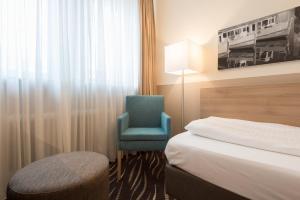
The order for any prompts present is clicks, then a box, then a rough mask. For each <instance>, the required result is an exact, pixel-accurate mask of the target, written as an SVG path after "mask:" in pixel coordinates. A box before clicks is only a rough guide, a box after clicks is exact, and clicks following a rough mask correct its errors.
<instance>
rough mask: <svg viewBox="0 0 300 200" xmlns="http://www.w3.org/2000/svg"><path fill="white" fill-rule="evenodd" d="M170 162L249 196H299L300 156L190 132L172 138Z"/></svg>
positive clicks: (260, 198)
mask: <svg viewBox="0 0 300 200" xmlns="http://www.w3.org/2000/svg"><path fill="white" fill-rule="evenodd" d="M165 154H166V157H167V159H168V162H169V164H171V165H175V166H177V167H179V168H181V169H182V170H185V171H187V172H189V173H190V174H192V175H194V176H197V177H199V178H201V179H203V180H206V181H208V182H210V183H213V184H215V185H218V186H220V187H222V188H224V189H227V190H230V191H232V192H234V193H237V194H239V195H241V196H244V197H247V198H249V199H257V200H271V199H272V200H274V199H284V200H288V199H290V200H295V199H300V157H297V156H292V155H287V154H281V153H276V152H271V151H266V150H261V149H256V148H251V147H245V146H241V145H237V144H232V143H226V142H221V141H217V140H213V139H209V138H205V137H201V136H198V135H193V134H191V133H189V132H185V133H182V134H178V135H177V136H175V137H173V138H171V139H170V140H169V142H168V144H167V147H166V150H165Z"/></svg>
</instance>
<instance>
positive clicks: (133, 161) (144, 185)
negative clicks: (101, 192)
mask: <svg viewBox="0 0 300 200" xmlns="http://www.w3.org/2000/svg"><path fill="white" fill-rule="evenodd" d="M165 164H166V159H165V156H164V154H163V153H161V152H139V153H137V154H136V155H129V156H128V158H127V159H126V158H125V157H124V158H123V160H122V174H121V180H120V181H117V163H111V164H110V169H109V179H110V193H109V197H110V199H111V200H148V199H149V200H150V199H151V200H169V199H170V200H171V198H170V197H169V196H168V195H167V194H166V193H165V184H164V168H165Z"/></svg>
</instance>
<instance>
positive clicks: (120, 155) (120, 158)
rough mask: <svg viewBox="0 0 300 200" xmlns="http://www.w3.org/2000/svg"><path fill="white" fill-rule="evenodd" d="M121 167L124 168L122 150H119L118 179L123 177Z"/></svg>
mask: <svg viewBox="0 0 300 200" xmlns="http://www.w3.org/2000/svg"><path fill="white" fill-rule="evenodd" d="M121 169H122V151H120V150H118V175H117V176H118V180H120V179H121Z"/></svg>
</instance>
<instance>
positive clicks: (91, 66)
mask: <svg viewBox="0 0 300 200" xmlns="http://www.w3.org/2000/svg"><path fill="white" fill-rule="evenodd" d="M139 32H140V28H139V10H138V0H0V197H1V198H3V197H4V195H5V187H6V184H7V181H8V179H9V178H10V177H11V175H12V174H13V173H14V172H15V171H16V170H17V169H19V168H21V167H22V166H24V165H26V164H28V163H30V162H32V161H34V160H36V159H40V158H43V157H45V156H48V155H51V154H55V153H59V152H68V151H75V150H90V151H96V152H101V153H104V154H106V155H107V156H108V157H109V158H110V159H114V155H115V148H116V147H115V142H116V141H115V137H116V133H115V132H116V117H117V115H118V114H119V113H120V112H121V111H122V109H123V99H124V96H125V95H127V94H134V93H136V91H137V90H138V84H139V68H140V60H139V59H140V49H139V48H140V44H139V42H140V36H139ZM1 198H0V199H1Z"/></svg>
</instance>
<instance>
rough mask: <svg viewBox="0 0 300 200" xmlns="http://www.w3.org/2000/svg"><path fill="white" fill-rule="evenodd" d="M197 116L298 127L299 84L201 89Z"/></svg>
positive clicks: (299, 123)
mask: <svg viewBox="0 0 300 200" xmlns="http://www.w3.org/2000/svg"><path fill="white" fill-rule="evenodd" d="M200 113H201V117H208V116H219V117H228V118H238V119H245V120H252V121H261V122H274V123H281V124H287V125H293V126H299V127H300V83H285V84H276V83H275V84H272V85H251V86H234V87H215V88H201V89H200Z"/></svg>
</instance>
